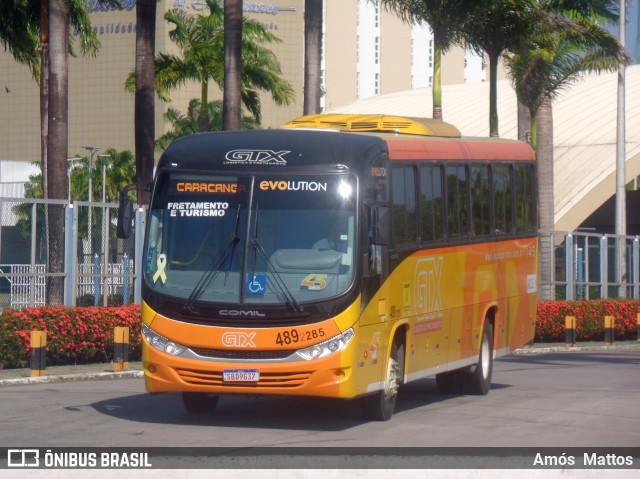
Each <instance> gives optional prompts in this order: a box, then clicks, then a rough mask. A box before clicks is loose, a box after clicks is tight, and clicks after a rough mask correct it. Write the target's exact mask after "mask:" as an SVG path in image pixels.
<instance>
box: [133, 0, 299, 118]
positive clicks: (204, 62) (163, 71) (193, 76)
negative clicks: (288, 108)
mask: <svg viewBox="0 0 640 479" xmlns="http://www.w3.org/2000/svg"><path fill="white" fill-rule="evenodd" d="M207 5H208V8H209V14H208V15H190V14H187V13H185V12H183V11H180V10H179V9H173V10H170V11H169V12H167V13H166V14H165V19H166V20H167V21H168V22H169V23H172V24H173V25H174V26H175V28H174V29H173V30H172V31H171V32H170V33H169V38H170V39H171V40H172V41H173V42H175V43H176V44H177V45H178V47H179V48H180V50H181V56H177V55H169V54H166V53H160V54H158V55H157V56H156V60H155V72H156V79H155V89H156V93H158V95H159V96H160V98H161V99H163V100H164V101H170V100H171V97H170V96H169V91H170V90H172V89H174V88H177V87H179V86H180V85H182V84H184V83H185V82H187V81H189V80H191V81H196V82H199V83H200V85H201V97H200V105H201V107H202V106H203V105H208V104H209V100H208V95H209V93H208V92H209V82H213V83H215V84H216V85H218V87H219V88H220V89H221V90H223V88H224V14H223V9H222V7H220V5H219V4H218V3H217V2H216V1H215V0H207ZM242 39H243V41H242V87H241V96H242V103H243V104H244V106H245V107H246V108H247V109H248V110H249V112H250V113H251V114H252V115H253V116H254V117H255V118H256V120H258V121H260V119H261V117H260V99H259V96H258V92H259V91H266V92H269V93H271V97H272V98H273V100H274V101H275V102H276V104H278V105H288V104H290V103H291V102H292V101H293V99H294V90H293V87H292V85H291V84H290V83H289V82H288V81H286V80H284V79H283V78H282V77H281V73H282V71H281V69H280V63H279V62H278V60H277V59H276V57H275V55H274V54H273V52H271V51H270V50H268V49H267V48H265V47H264V46H263V44H264V43H274V42H279V41H280V40H279V39H278V38H277V37H276V36H275V35H273V34H272V33H270V32H269V31H268V30H267V29H266V28H265V27H264V25H262V24H261V23H260V22H257V21H255V20H251V19H247V18H244V19H243V30H242ZM125 86H126V88H127V89H128V90H129V91H133V89H134V87H135V75H133V73H132V74H130V75H129V77H128V78H127V80H126V83H125ZM201 114H202V115H206V114H207V112H206V108H205V109H204V110H203V111H201Z"/></svg>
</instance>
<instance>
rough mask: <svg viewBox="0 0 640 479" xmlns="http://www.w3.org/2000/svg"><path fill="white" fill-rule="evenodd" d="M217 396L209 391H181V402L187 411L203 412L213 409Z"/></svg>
mask: <svg viewBox="0 0 640 479" xmlns="http://www.w3.org/2000/svg"><path fill="white" fill-rule="evenodd" d="M218 399H219V396H216V395H214V394H209V393H197V392H183V393H182V402H183V404H184V407H185V409H186V410H187V412H189V413H191V414H205V413H210V412H213V411H215V409H216V407H217V406H218Z"/></svg>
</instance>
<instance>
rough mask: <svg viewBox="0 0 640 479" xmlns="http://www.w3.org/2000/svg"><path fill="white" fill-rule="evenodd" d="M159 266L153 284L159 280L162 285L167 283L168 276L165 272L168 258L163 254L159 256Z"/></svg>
mask: <svg viewBox="0 0 640 479" xmlns="http://www.w3.org/2000/svg"><path fill="white" fill-rule="evenodd" d="M156 264H157V266H158V271H156V274H154V275H153V282H154V283H155V282H156V281H158V278H160V279H161V280H162V284H164V283H165V281H167V274H166V273H165V272H164V269H165V268H166V267H167V256H166V255H165V254H164V253H162V254H161V255H159V256H158V262H157V263H156Z"/></svg>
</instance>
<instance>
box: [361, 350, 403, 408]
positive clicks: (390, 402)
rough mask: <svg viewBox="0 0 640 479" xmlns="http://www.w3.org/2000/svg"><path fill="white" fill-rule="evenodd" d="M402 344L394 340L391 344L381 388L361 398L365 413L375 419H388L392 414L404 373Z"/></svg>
mask: <svg viewBox="0 0 640 479" xmlns="http://www.w3.org/2000/svg"><path fill="white" fill-rule="evenodd" d="M403 362H404V345H402V344H400V345H398V344H397V343H396V342H395V341H394V343H393V345H392V346H391V352H390V353H389V361H388V363H387V371H386V377H385V380H384V387H383V388H382V390H380V391H378V392H376V393H375V394H372V395H370V396H365V397H363V398H362V399H361V401H362V402H361V405H362V409H363V411H364V413H365V415H366V416H367V417H368V418H370V419H374V420H376V421H388V420H389V419H391V416H393V412H394V410H395V408H396V399H397V398H398V389H399V388H400V384H401V383H402V377H403V374H404V372H403V371H404V367H403Z"/></svg>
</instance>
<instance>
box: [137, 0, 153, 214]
mask: <svg viewBox="0 0 640 479" xmlns="http://www.w3.org/2000/svg"><path fill="white" fill-rule="evenodd" d="M136 25H137V28H136V69H135V113H134V115H135V118H134V123H135V127H134V128H135V148H136V180H137V182H138V188H137V193H138V196H137V199H138V204H149V200H150V192H149V191H148V190H147V188H145V185H146V184H147V183H150V182H151V180H152V177H153V165H154V155H153V143H154V140H155V135H156V133H155V93H154V84H155V45H156V0H138V1H137V2H136Z"/></svg>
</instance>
